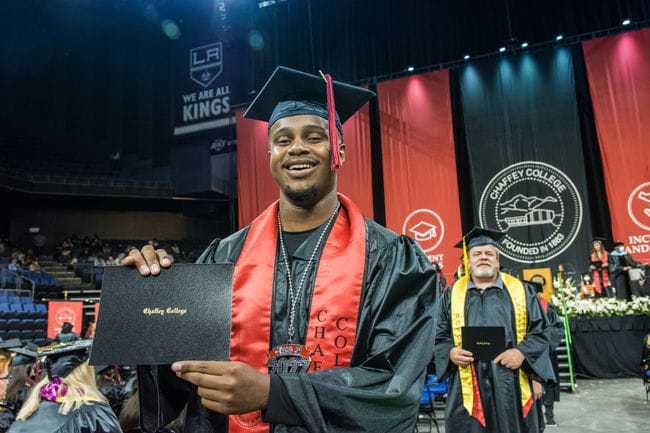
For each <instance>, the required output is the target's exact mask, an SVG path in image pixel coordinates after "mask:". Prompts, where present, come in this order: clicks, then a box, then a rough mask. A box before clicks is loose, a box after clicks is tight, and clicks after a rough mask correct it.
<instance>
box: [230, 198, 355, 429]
mask: <svg viewBox="0 0 650 433" xmlns="http://www.w3.org/2000/svg"><path fill="white" fill-rule="evenodd" d="M338 198H339V201H340V202H341V210H340V211H339V214H338V216H337V218H336V221H335V222H334V226H333V227H332V231H331V232H330V235H329V237H328V238H327V241H326V243H325V247H324V248H323V252H322V255H321V259H320V263H319V267H318V270H317V272H316V281H315V284H314V290H313V295H312V301H311V311H310V318H309V327H308V331H307V341H306V343H305V345H306V346H307V348H308V349H310V350H311V351H312V356H311V358H312V365H311V367H310V371H314V370H325V369H331V368H340V367H347V366H348V365H349V364H350V359H351V357H352V350H353V349H354V341H355V336H356V327H357V314H358V311H359V299H360V297H361V289H362V286H363V274H364V270H365V259H366V225H365V221H364V218H363V214H362V213H361V211H360V210H359V209H358V208H357V207H356V205H354V203H352V202H351V201H350V199H348V198H347V197H345V196H344V195H342V194H339V195H338ZM277 216H278V202H277V201H276V202H275V203H273V204H272V205H271V206H269V207H268V208H267V209H266V210H265V211H264V212H262V214H260V215H259V216H258V217H257V218H256V219H255V220H254V221H253V222H252V223H251V227H250V228H249V231H248V235H247V237H246V241H245V242H244V247H243V249H242V252H241V254H240V255H239V259H238V260H237V263H236V264H235V270H234V273H233V282H232V284H233V288H232V330H231V334H230V340H231V347H230V360H231V361H242V362H245V363H247V364H249V365H250V366H252V367H254V368H256V369H257V370H258V371H261V372H263V373H267V372H268V369H267V366H266V361H267V354H268V352H269V349H270V347H269V346H270V344H269V342H270V335H271V302H272V296H273V286H274V282H275V272H274V265H275V257H276V248H277V243H278V218H277ZM281 343H286V342H281ZM228 423H229V429H228V431H229V433H243V432H246V433H253V432H254V433H262V432H266V433H268V431H269V425H268V424H266V423H263V422H262V418H261V412H260V411H256V412H252V413H248V414H244V415H234V416H232V415H231V416H230V417H229V420H228Z"/></svg>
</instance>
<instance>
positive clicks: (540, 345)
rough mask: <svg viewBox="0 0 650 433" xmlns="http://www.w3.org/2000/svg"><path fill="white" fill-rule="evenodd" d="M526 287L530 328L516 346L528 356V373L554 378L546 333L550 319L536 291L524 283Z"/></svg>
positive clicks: (526, 370) (525, 366) (525, 362)
mask: <svg viewBox="0 0 650 433" xmlns="http://www.w3.org/2000/svg"><path fill="white" fill-rule="evenodd" d="M524 287H525V288H526V305H527V314H528V328H527V329H526V336H525V337H524V339H523V340H522V342H521V343H519V344H518V345H517V346H515V347H516V348H517V349H519V350H520V351H521V353H523V354H524V356H525V357H526V360H525V361H524V364H523V365H522V368H523V369H524V371H525V372H526V373H528V374H533V375H534V376H538V377H540V378H541V379H542V381H547V380H553V379H554V378H555V374H554V373H553V367H552V365H551V358H550V356H549V343H548V335H547V333H546V329H547V327H548V320H547V319H546V315H545V314H544V310H543V309H542V305H541V304H540V303H539V299H537V294H536V293H535V291H534V290H533V289H532V288H531V287H530V286H528V285H524Z"/></svg>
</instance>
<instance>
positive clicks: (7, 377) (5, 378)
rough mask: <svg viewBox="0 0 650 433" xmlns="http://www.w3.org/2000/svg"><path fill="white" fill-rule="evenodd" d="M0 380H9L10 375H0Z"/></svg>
mask: <svg viewBox="0 0 650 433" xmlns="http://www.w3.org/2000/svg"><path fill="white" fill-rule="evenodd" d="M0 380H7V381H9V380H11V376H5V377H0Z"/></svg>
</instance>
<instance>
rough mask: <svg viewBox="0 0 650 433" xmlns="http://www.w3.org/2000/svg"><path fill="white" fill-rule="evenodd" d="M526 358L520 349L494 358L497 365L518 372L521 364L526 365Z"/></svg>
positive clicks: (508, 351) (510, 350) (511, 350)
mask: <svg viewBox="0 0 650 433" xmlns="http://www.w3.org/2000/svg"><path fill="white" fill-rule="evenodd" d="M525 359H526V357H525V356H524V354H523V353H521V351H520V350H519V349H515V348H512V349H508V350H506V351H505V352H501V353H500V354H499V356H497V357H496V358H494V361H493V362H494V363H495V364H501V365H503V366H504V367H506V368H509V369H510V370H516V369H518V368H519V367H521V364H523V363H524V360H525Z"/></svg>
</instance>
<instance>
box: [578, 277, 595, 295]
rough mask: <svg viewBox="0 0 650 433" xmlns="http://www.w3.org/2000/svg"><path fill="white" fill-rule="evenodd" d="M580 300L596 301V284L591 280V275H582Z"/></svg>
mask: <svg viewBox="0 0 650 433" xmlns="http://www.w3.org/2000/svg"><path fill="white" fill-rule="evenodd" d="M578 296H579V298H580V299H591V300H592V301H593V300H594V299H596V291H595V289H594V282H593V280H592V279H591V274H589V273H584V274H582V275H580V294H579V295H578Z"/></svg>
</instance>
